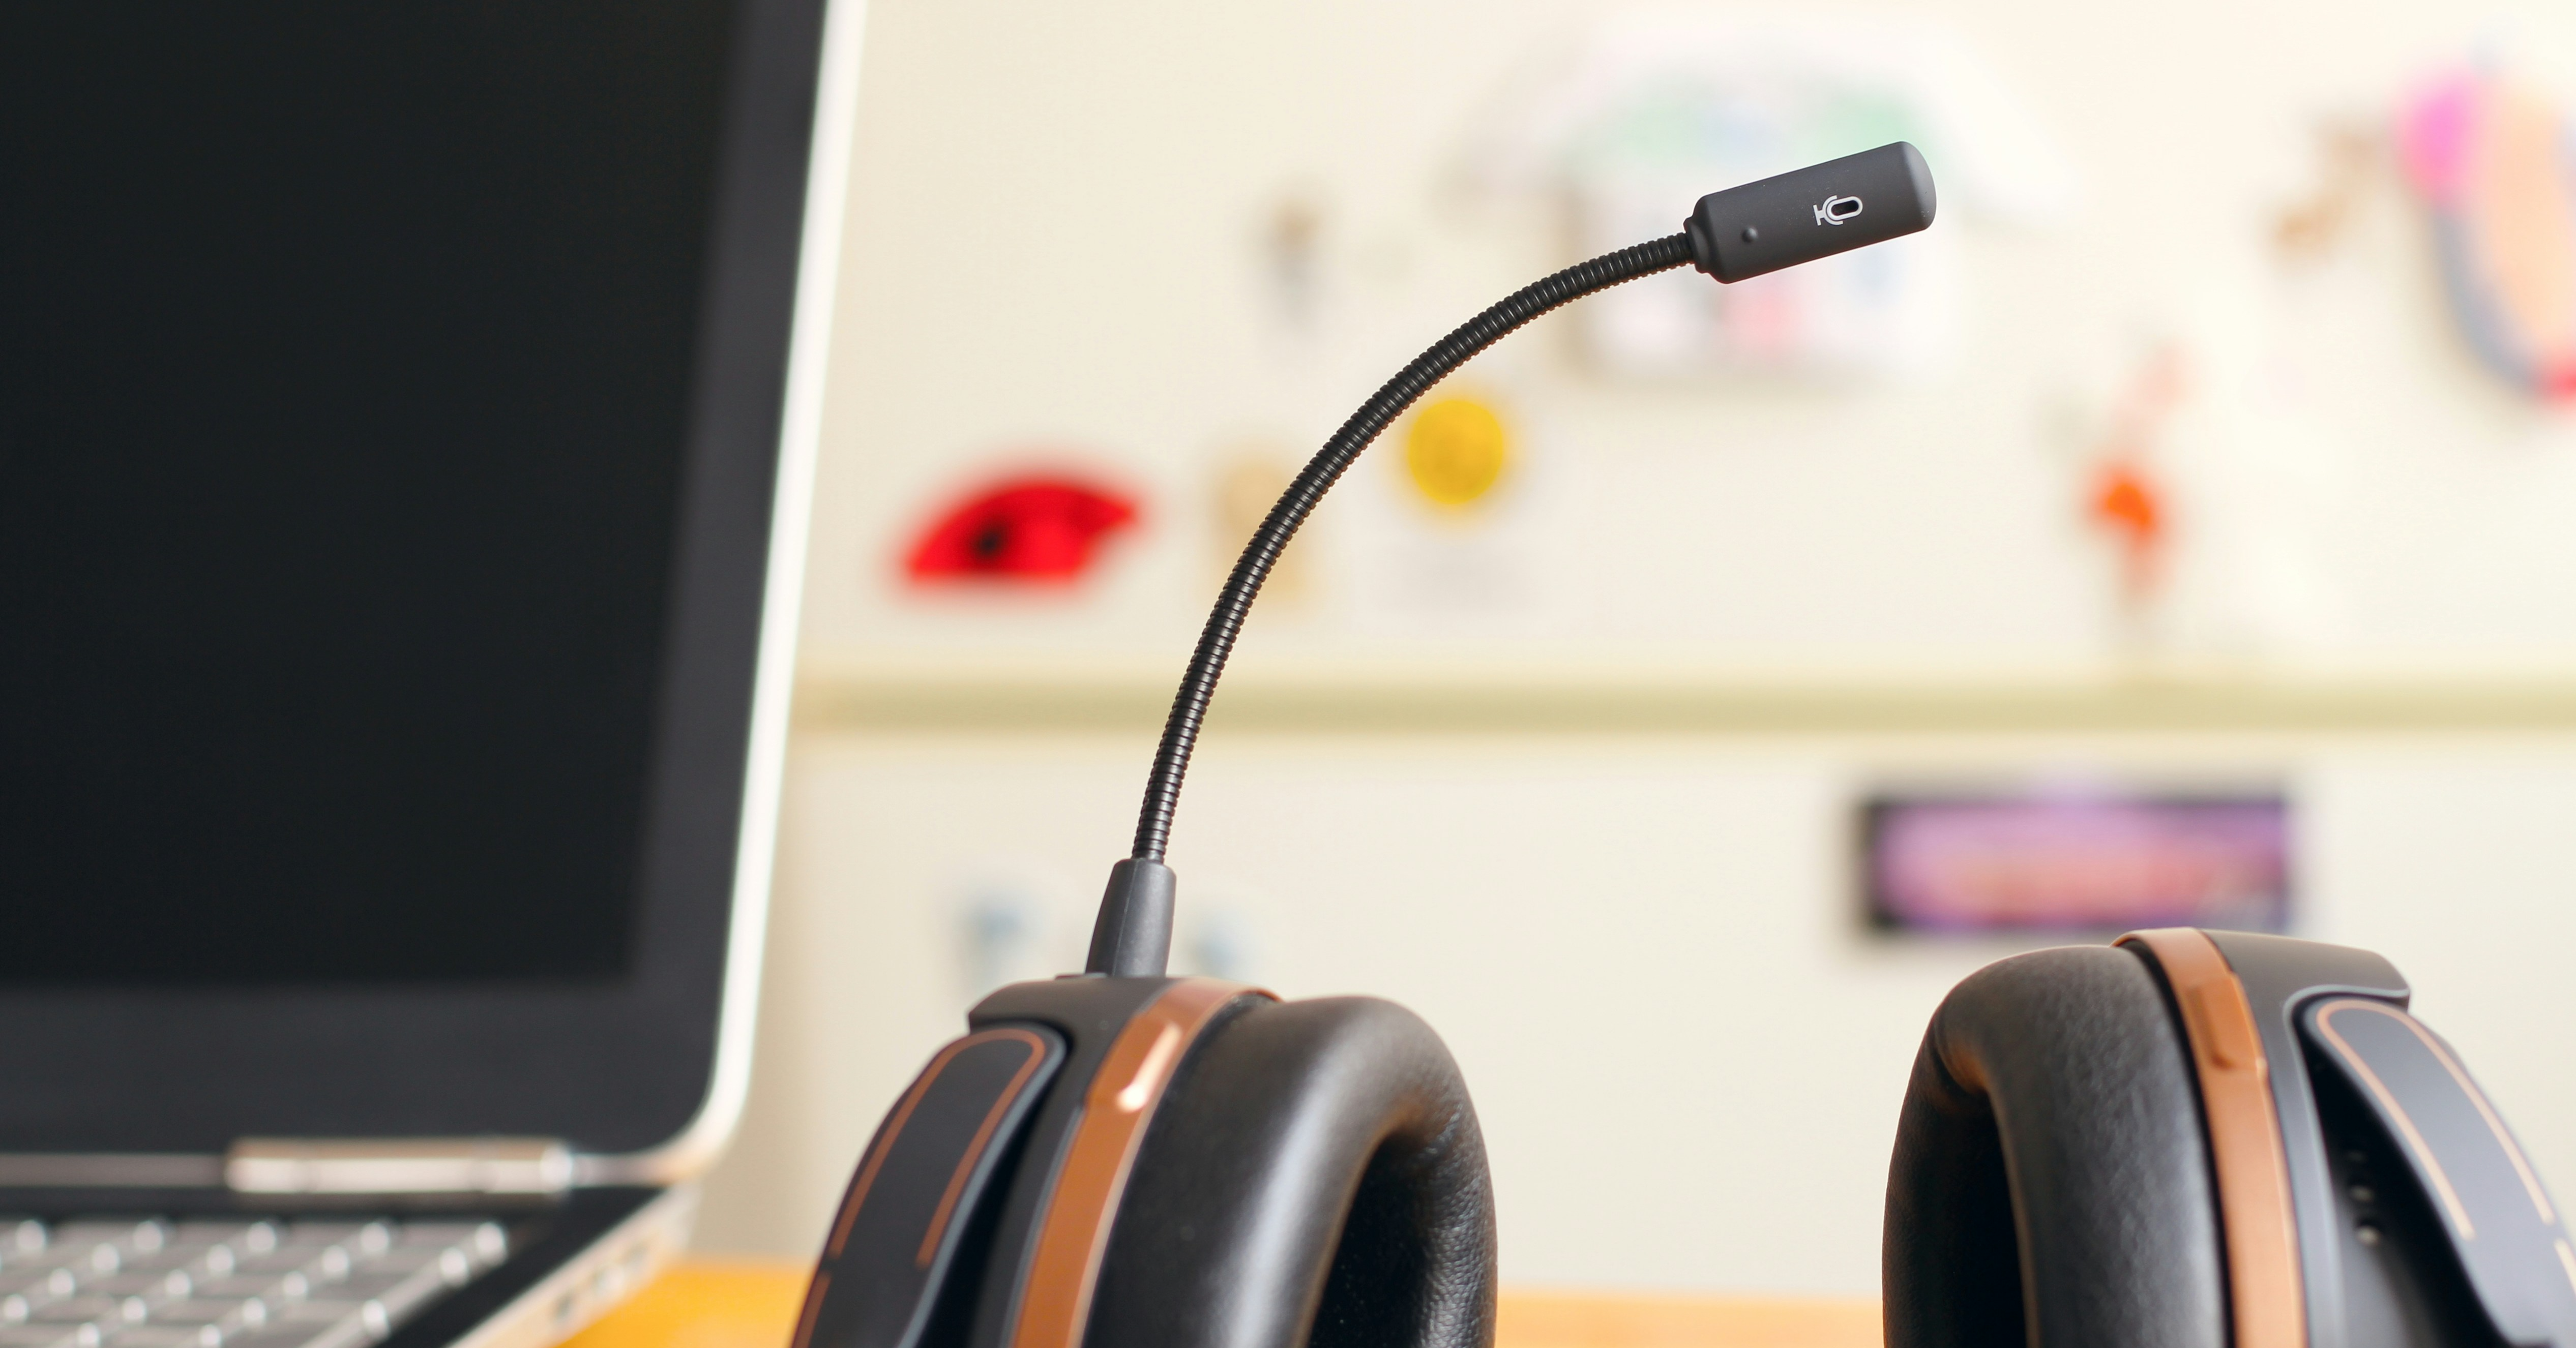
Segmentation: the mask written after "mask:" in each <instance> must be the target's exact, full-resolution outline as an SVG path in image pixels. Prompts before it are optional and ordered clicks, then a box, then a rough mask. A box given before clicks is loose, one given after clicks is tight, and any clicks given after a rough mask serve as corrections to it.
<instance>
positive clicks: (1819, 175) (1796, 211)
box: [1683, 140, 1934, 281]
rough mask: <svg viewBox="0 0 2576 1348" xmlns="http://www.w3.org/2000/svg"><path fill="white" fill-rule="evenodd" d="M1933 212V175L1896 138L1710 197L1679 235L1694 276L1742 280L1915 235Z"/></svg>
mask: <svg viewBox="0 0 2576 1348" xmlns="http://www.w3.org/2000/svg"><path fill="white" fill-rule="evenodd" d="M1933 206H1934V197H1933V192H1932V169H1931V167H1930V166H1929V165H1927V164H1925V163H1924V162H1923V155H1922V153H1921V152H1920V151H1918V150H1916V149H1915V148H1914V147H1913V146H1912V145H1910V144H1907V143H1906V142H1904V141H1901V140H1900V141H1897V142H1896V143H1894V144H1892V145H1882V146H1879V147H1878V148H1877V149H1875V150H1863V151H1861V152H1860V153H1859V154H1855V155H1845V156H1844V157H1842V158H1840V159H1834V160H1828V161H1826V162H1825V163H1822V164H1816V165H1813V166H1811V167H1808V168H1802V169H1799V170H1797V171H1795V172H1792V173H1783V174H1781V175H1780V176H1779V177H1776V178H1764V179H1762V180H1761V181H1760V182H1750V183H1746V184H1744V185H1743V186H1742V187H1730V188H1728V189H1726V190H1725V191H1723V192H1711V193H1709V194H1708V195H1707V196H1704V197H1701V198H1700V199H1699V205H1698V206H1697V207H1696V208H1694V209H1693V210H1692V211H1691V214H1690V220H1689V221H1688V223H1686V224H1685V225H1684V226H1683V232H1684V233H1685V234H1688V235H1689V236H1690V245H1691V261H1692V262H1693V264H1694V265H1696V266H1697V267H1698V268H1699V269H1700V270H1701V271H1704V272H1707V273H1708V274H1709V275H1711V276H1714V277H1716V278H1717V279H1718V280H1720V281H1741V280H1743V279H1744V278H1746V277H1748V276H1760V275H1761V274H1762V273H1764V272H1771V271H1778V270H1780V269H1781V268H1782V267H1794V266H1797V265H1798V264H1799V263H1801V262H1813V261H1815V260H1816V259H1817V258H1820V257H1831V256H1833V255H1834V254H1836V253H1847V252H1850V251H1851V250H1852V249H1854V248H1864V247H1867V246H1868V245H1870V244H1873V243H1884V242H1886V241H1887V240H1889V239H1893V238H1896V237H1898V236H1900V235H1905V234H1913V233H1917V232H1919V231H1921V230H1924V229H1927V228H1929V227H1930V226H1931V224H1932V211H1933Z"/></svg>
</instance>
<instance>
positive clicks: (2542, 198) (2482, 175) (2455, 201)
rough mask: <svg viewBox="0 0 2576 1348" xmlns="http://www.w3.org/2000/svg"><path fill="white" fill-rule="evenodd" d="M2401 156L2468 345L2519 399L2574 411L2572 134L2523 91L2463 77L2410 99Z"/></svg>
mask: <svg viewBox="0 0 2576 1348" xmlns="http://www.w3.org/2000/svg"><path fill="white" fill-rule="evenodd" d="M2397 145H2398V157H2399V159H2400V161H2401V162H2402V163H2403V164H2404V166H2405V170H2406V177H2407V181H2408V182H2409V183H2410V184H2412V185H2413V187H2414V188H2415V191H2416V193H2417V194H2418V195H2420V196H2421V197H2422V198H2423V200H2424V204H2425V207H2426V209H2427V210H2428V211H2429V212H2430V214H2431V216H2432V222H2433V233H2434V240H2435V246H2436V248H2437V249H2438V250H2439V252H2440V255H2441V262H2442V277H2443V282H2444V286H2445V288H2446V289H2447V290H2448V292H2449V295H2450V300H2451V308H2452V312H2453V313H2454V314H2455V315H2456V316H2457V317H2458V319H2459V322H2460V326H2461V328H2462V330H2463V332H2464V333H2465V334H2466V335H2467V337H2468V339H2469V344H2470V345H2471V346H2472V347H2474V348H2475V349H2476V351H2477V353H2478V356H2479V358H2480V359H2481V360H2482V361H2484V362H2485V364H2486V365H2487V366H2488V367H2489V368H2490V369H2492V370H2494V371H2495V372H2496V373H2498V374H2500V375H2502V376H2504V377H2505V378H2506V379H2507V380H2509V381H2511V382H2513V383H2515V384H2517V385H2519V386H2521V387H2522V388H2524V389H2526V390H2528V391H2530V392H2532V393H2534V394H2537V395H2539V396H2540V397H2543V398H2548V399H2552V400H2559V401H2566V400H2576V129H2571V126H2570V123H2569V121H2568V119H2567V118H2566V117H2565V116H2564V115H2563V114H2562V113H2561V112H2559V110H2558V109H2556V108H2554V107H2552V106H2550V105H2549V104H2547V103H2545V102H2543V101H2542V100H2541V99H2540V98H2539V97H2538V96H2536V95H2534V94H2532V93H2531V92H2530V91H2528V90H2526V89H2524V88H2522V87H2521V86H2519V85H2517V84H2515V83H2513V82H2511V81H2509V80H2505V79H2502V78H2500V77H2498V76H2497V75H2495V74H2494V73H2492V72H2490V71H2485V70H2467V71H2461V72H2457V73H2454V74H2450V75H2446V76H2444V77H2443V78H2441V79H2439V80H2437V81H2435V82H2434V83H2433V84H2431V85H2429V86H2427V87H2426V88H2425V89H2424V90H2423V91H2422V92H2421V93H2419V94H2417V95H2416V97H2415V98H2414V99H2413V100H2412V101H2411V102H2410V103H2409V104H2408V105H2407V107H2406V109H2405V111H2404V113H2403V114H2402V115H2401V116H2400V117H2399V118H2398V126H2397Z"/></svg>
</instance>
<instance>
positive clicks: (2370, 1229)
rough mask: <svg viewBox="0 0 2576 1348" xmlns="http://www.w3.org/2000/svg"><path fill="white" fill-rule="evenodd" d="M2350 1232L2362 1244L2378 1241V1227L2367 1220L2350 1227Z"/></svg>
mask: <svg viewBox="0 0 2576 1348" xmlns="http://www.w3.org/2000/svg"><path fill="white" fill-rule="evenodd" d="M2352 1234H2353V1238H2354V1239H2355V1240H2358V1241H2360V1242H2361V1243H2362V1244H2364V1245H2376V1244H2378V1243H2379V1228H2378V1227H2375V1226H2372V1225H2371V1224H2370V1223H2368V1222H2363V1223H2362V1224H2361V1225H2359V1226H2356V1227H2354V1228H2353V1229H2352Z"/></svg>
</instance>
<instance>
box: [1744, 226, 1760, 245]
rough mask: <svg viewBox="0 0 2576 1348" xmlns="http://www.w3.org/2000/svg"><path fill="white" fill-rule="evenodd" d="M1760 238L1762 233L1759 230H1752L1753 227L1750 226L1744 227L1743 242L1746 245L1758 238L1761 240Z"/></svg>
mask: <svg viewBox="0 0 2576 1348" xmlns="http://www.w3.org/2000/svg"><path fill="white" fill-rule="evenodd" d="M1761 237H1762V231H1761V230H1758V229H1755V228H1754V227H1753V226H1751V225H1746V226H1745V227H1744V241H1745V242H1746V243H1751V242H1753V241H1754V240H1755V239H1758V238H1761Z"/></svg>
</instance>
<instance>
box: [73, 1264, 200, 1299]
mask: <svg viewBox="0 0 2576 1348" xmlns="http://www.w3.org/2000/svg"><path fill="white" fill-rule="evenodd" d="M194 1285H195V1284H194V1282H192V1281H191V1280H190V1279H189V1277H188V1275H187V1274H185V1273H182V1272H180V1271H178V1270H176V1269H172V1270H170V1271H168V1272H162V1273H150V1272H146V1273H110V1274H106V1275H104V1276H101V1277H96V1278H84V1279H82V1280H81V1284H80V1290H81V1292H82V1293H83V1294H85V1295H94V1296H107V1297H117V1296H124V1297H142V1298H143V1299H145V1300H146V1301H164V1300H168V1299H170V1298H172V1297H183V1296H186V1295H188V1290H189V1289H190V1288H191V1287H193V1286H194Z"/></svg>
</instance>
